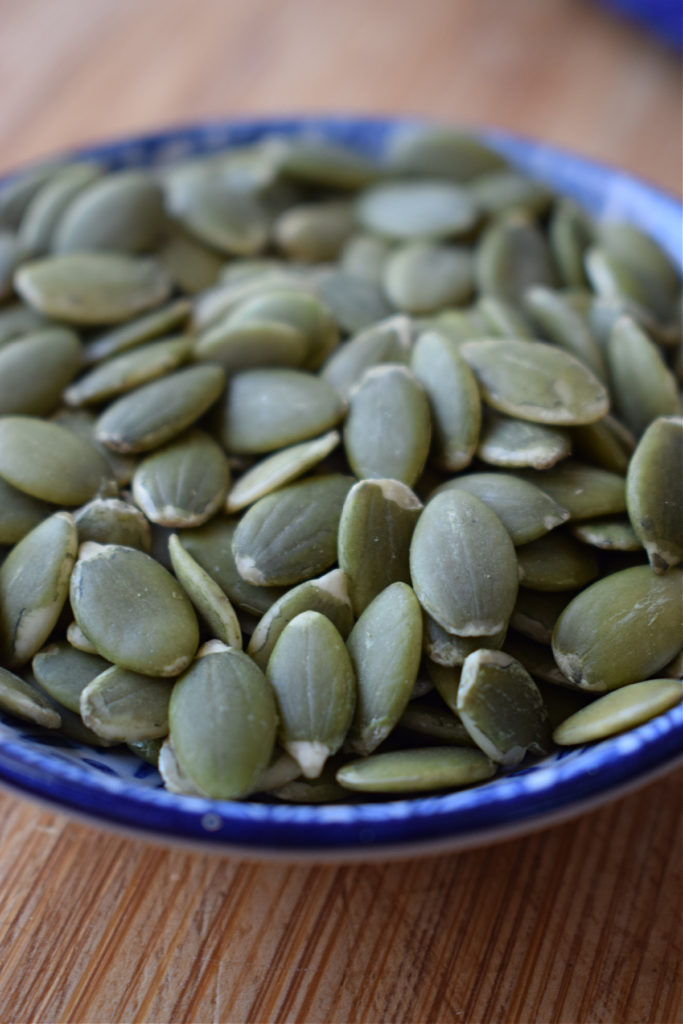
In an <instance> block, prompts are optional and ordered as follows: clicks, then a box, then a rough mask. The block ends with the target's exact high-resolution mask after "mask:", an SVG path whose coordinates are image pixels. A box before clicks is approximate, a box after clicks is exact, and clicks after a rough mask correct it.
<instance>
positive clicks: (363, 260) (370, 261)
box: [339, 234, 391, 284]
mask: <svg viewBox="0 0 683 1024" xmlns="http://www.w3.org/2000/svg"><path fill="white" fill-rule="evenodd" d="M390 252H391V244H390V243H389V242H387V241H385V240H384V239H383V238H377V236H376V235H365V234H355V235H352V236H351V237H350V238H349V239H348V241H347V242H346V244H345V245H344V247H343V248H342V251H341V254H340V260H339V263H340V266H341V268H342V270H345V271H346V272H347V274H353V276H354V277H364V278H365V279H366V280H367V281H374V283H375V284H381V282H382V278H383V276H384V267H385V265H386V261H387V257H388V256H389V253H390Z"/></svg>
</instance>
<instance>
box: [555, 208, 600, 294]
mask: <svg viewBox="0 0 683 1024" xmlns="http://www.w3.org/2000/svg"><path fill="white" fill-rule="evenodd" d="M593 240H594V231H593V225H592V223H591V221H590V218H589V217H588V216H587V214H586V213H585V212H584V210H582V209H581V207H580V206H579V205H578V204H577V203H575V202H574V200H573V199H560V200H558V201H557V202H556V203H555V206H554V209H553V212H552V215H551V217H550V223H549V225H548V241H549V242H550V248H551V250H552V254H553V258H554V260H555V265H556V266H557V269H558V270H559V273H560V277H561V278H562V282H563V284H565V285H566V286H567V287H568V288H584V287H585V286H586V285H587V284H588V278H587V277H586V271H585V268H584V262H583V260H584V254H585V252H586V250H587V249H588V248H589V246H590V245H591V243H592V242H593Z"/></svg>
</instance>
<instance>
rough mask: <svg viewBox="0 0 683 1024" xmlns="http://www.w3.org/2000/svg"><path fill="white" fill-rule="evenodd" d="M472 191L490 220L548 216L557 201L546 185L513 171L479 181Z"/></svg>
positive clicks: (471, 187)
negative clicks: (551, 206) (541, 214)
mask: <svg viewBox="0 0 683 1024" xmlns="http://www.w3.org/2000/svg"><path fill="white" fill-rule="evenodd" d="M470 191H471V193H472V197H473V199H474V200H475V201H476V202H477V204H478V205H479V206H480V208H481V209H482V210H483V211H484V213H486V214H487V215H488V217H489V218H493V217H498V218H500V217H502V216H503V215H508V214H522V215H526V216H535V215H537V214H540V213H544V212H545V210H547V208H548V207H549V206H550V204H551V202H552V198H553V194H552V192H551V191H550V189H549V188H547V187H546V186H545V185H544V184H542V182H540V181H534V179H533V178H529V177H527V176H526V175H525V174H520V173H519V172H518V171H514V170H511V169H510V168H504V169H503V170H499V171H492V172H491V173H490V174H482V175H481V176H480V177H478V178H475V179H474V181H473V182H471V185H470Z"/></svg>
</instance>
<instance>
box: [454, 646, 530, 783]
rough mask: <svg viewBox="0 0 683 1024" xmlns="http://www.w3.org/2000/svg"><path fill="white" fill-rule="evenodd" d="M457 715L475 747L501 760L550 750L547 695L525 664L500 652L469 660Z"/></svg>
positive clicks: (476, 655)
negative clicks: (542, 695) (544, 701)
mask: <svg viewBox="0 0 683 1024" xmlns="http://www.w3.org/2000/svg"><path fill="white" fill-rule="evenodd" d="M458 714H459V715H460V719H461V721H462V724H463V725H464V726H465V728H466V729H467V731H468V733H469V734H470V736H471V737H472V739H473V740H474V742H475V743H476V745H477V746H478V747H479V748H480V749H481V750H483V751H484V753H485V754H486V755H487V756H488V757H490V758H491V760H492V761H495V762H497V763H498V764H502V765H506V766H507V767H511V766H513V765H516V764H519V763H520V761H522V760H523V759H524V757H525V755H526V754H527V752H528V751H531V752H532V753H534V754H545V753H547V751H548V749H549V745H550V726H549V722H548V714H547V711H546V709H545V704H544V703H543V698H542V697H541V694H540V692H539V690H538V687H537V686H536V684H535V683H534V681H533V679H532V678H531V676H530V675H529V673H528V672H527V671H526V669H525V668H524V666H523V665H521V664H520V663H519V662H518V661H515V659H514V658H511V657H510V656H509V655H508V654H504V653H503V652H502V651H487V650H480V651H476V652H475V653H474V654H470V656H469V657H468V658H467V659H466V661H465V664H464V665H463V669H462V676H461V679H460V686H459V689H458Z"/></svg>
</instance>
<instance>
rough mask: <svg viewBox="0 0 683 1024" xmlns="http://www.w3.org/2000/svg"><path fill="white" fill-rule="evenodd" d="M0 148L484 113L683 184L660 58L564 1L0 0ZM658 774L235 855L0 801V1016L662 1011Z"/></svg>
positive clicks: (670, 963)
mask: <svg viewBox="0 0 683 1024" xmlns="http://www.w3.org/2000/svg"><path fill="white" fill-rule="evenodd" d="M0 10H1V11H2V15H3V17H2V26H3V27H2V32H1V33H0V84H1V85H2V92H1V93H0V95H1V96H2V101H1V103H0V147H1V148H0V164H1V165H2V166H3V167H6V168H9V167H12V166H15V165H17V164H20V163H21V162H22V161H25V160H29V159H31V158H34V157H38V156H41V155H46V154H48V153H50V152H51V151H53V150H56V149H58V148H62V147H65V146H68V145H71V144H73V143H78V142H84V141H87V140H91V139H95V138H103V137H106V136H110V135H116V134H117V133H124V132H129V131H138V130H142V129H145V128H147V127H151V126H157V125H160V124H168V123H170V122H184V121H188V120H190V119H192V118H196V117H205V116H221V115H226V114H236V113H247V114H251V113H263V112H267V113H274V112H291V111H314V110H315V111H318V110H336V111H349V112H373V111H374V112H397V111H402V112H408V113H427V114H432V115H439V116H442V117H446V118H449V119H451V120H454V121H461V122H466V123H473V124H476V123H485V124H490V125H498V126H502V127H505V128H510V129H512V130H514V131H517V132H520V133H523V134H528V135H532V136H537V137H540V138H544V139H546V140H549V141H552V142H557V143H560V144H562V145H565V146H568V147H570V148H572V149H575V150H578V151H580V152H583V153H585V154H587V155H589V156H591V157H596V158H598V159H601V160H605V161H608V162H611V163H616V164H620V165H622V166H624V167H626V168H628V169H630V170H632V171H634V172H636V173H638V174H641V175H642V176H644V177H647V178H649V179H651V180H653V181H655V182H656V183H657V184H659V185H661V186H663V187H665V188H668V189H669V190H671V191H675V192H677V191H680V187H681V98H680V64H679V63H678V61H677V59H676V58H675V56H674V55H673V54H671V53H668V52H666V51H665V50H664V49H662V48H660V47H659V45H658V44H656V43H655V42H654V41H652V40H650V39H648V38H645V37H643V36H641V35H640V34H639V33H638V32H637V31H635V30H634V29H632V28H631V27H630V26H629V25H628V24H625V23H622V22H620V21H618V20H614V19H613V18H612V17H610V16H609V15H607V14H605V13H603V11H602V10H600V9H599V8H597V7H594V6H593V5H592V4H591V3H589V2H587V0H583V2H582V0H419V2H417V0H343V2H332V0H329V2H326V0H193V2H183V0H165V2H164V0H99V2H98V0H59V2H52V3H48V2H46V0H0ZM682 782H683V775H682V774H681V772H680V771H678V772H676V773H674V774H672V775H669V776H668V777H666V778H664V779H661V780H660V781H658V782H657V783H655V784H653V785H651V786H649V787H648V788H647V789H646V790H643V791H642V792H640V793H638V794H636V795H632V796H629V797H627V798H625V799H623V800H621V801H619V802H617V803H615V804H613V805H611V806H609V807H606V808H604V809H602V810H600V811H597V812H594V813H592V814H589V815H587V816H584V817H583V818H581V819H579V820H578V821H576V822H574V823H571V824H566V825H563V826H560V827H556V828H555V829H552V830H550V831H546V832H543V833H540V834H538V835H536V836H532V837H529V838H526V839H520V840H516V841H513V842H507V843H505V844H503V845H500V846H497V847H492V848H488V849H483V850H478V851H472V852H468V853H464V854H460V855H457V856H449V857H440V858H438V859H432V860H421V861H419V860H414V861H408V862H405V863H397V864H387V865H381V864H368V865H361V866H354V867H321V868H317V867H303V866H290V867H287V866H277V865H255V864H247V863H241V862H237V861H231V860H225V859H219V858H212V857H208V856H199V855H194V854H186V853H184V852H176V851H170V850H164V849H158V848H155V847H152V846H147V845H144V844H142V843H140V842H134V841H131V840H127V839H120V838H118V837H116V836H112V835H110V834H105V833H102V832H98V831H95V830H91V829H89V828H87V827H84V826H81V825H75V824H72V823H71V822H69V821H68V820H66V819H65V818H63V817H61V816H60V815H54V814H51V813H45V812H43V811H40V810H38V809H37V808H35V807H34V806H32V805H31V804H28V803H24V802H22V801H20V800H16V799H13V798H11V797H9V796H6V795H3V796H0V1021H1V1022H3V1024H29V1022H40V1024H57V1022H60V1024H62V1022H69V1024H114V1022H133V1021H136V1022H137V1021H141V1022H155V1024H171V1022H172V1024H180V1022H193V1024H205V1022H209V1021H219V1022H238V1021H239V1022H244V1021H249V1022H261V1021H269V1022H270V1021H277V1022H285V1021H287V1022H289V1021H297V1022H298V1021H305V1022H316V1024H317V1022H320V1024H322V1022H335V1024H337V1022H339V1024H341V1022H345V1021H359V1022H363V1024H371V1022H372V1024H374V1022H390V1024H394V1022H397V1024H404V1022H406V1024H407V1022H421V1024H422V1022H429V1024H455V1022H460V1024H496V1022H501V1024H511V1022H522V1024H531V1022H540V1024H550V1022H562V1024H571V1022H590V1024H593V1022H605V1024H616V1022H619V1024H630V1022H634V1024H635V1022H640V1021H646V1022H648V1024H676V1022H679V1021H680V1020H681V1012H682V992H681V977H682V976H681V909H682V908H681V862H682V856H681V854H682V844H681V830H680V819H681V790H682V785H681V784H682Z"/></svg>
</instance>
